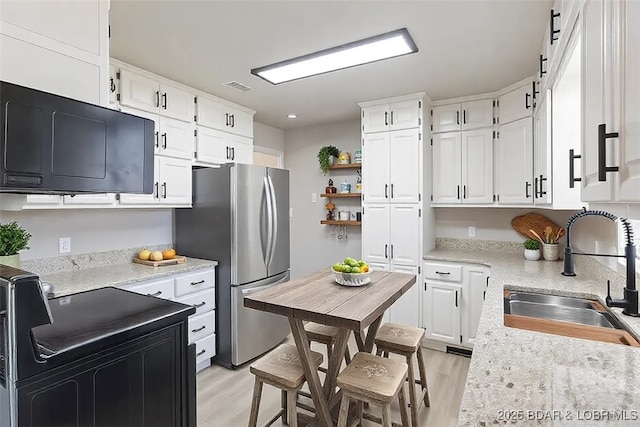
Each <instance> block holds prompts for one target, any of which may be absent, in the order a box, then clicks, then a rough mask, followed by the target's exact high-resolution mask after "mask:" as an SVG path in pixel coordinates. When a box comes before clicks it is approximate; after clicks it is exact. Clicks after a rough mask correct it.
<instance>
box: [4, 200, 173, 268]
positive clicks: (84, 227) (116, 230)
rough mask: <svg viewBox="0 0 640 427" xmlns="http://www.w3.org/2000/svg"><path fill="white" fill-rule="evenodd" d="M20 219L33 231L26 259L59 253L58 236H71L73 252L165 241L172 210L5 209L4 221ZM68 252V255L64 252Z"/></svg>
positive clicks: (168, 231)
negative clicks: (7, 210) (13, 210)
mask: <svg viewBox="0 0 640 427" xmlns="http://www.w3.org/2000/svg"><path fill="white" fill-rule="evenodd" d="M11 221H17V222H18V223H19V224H20V225H21V226H22V227H23V228H25V229H26V230H27V231H28V232H29V233H31V236H32V237H31V240H30V242H29V247H30V248H31V249H28V250H25V251H22V252H21V253H20V258H21V259H22V260H24V261H26V260H32V259H39V258H50V257H55V256H59V254H58V238H60V237H71V254H72V255H73V254H85V253H91V252H103V251H110V250H115V249H127V248H136V247H143V246H147V245H149V246H152V245H160V244H166V243H169V242H172V241H173V238H172V235H171V229H172V225H171V209H84V210H75V209H73V210H70V209H65V210H37V211H36V210H32V211H29V210H27V211H17V212H5V211H3V212H2V222H3V223H4V222H11ZM65 255H68V254H65Z"/></svg>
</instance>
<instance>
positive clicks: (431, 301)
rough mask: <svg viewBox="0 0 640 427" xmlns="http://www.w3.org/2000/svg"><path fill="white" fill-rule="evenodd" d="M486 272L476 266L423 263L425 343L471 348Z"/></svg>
mask: <svg viewBox="0 0 640 427" xmlns="http://www.w3.org/2000/svg"><path fill="white" fill-rule="evenodd" d="M489 270H490V269H489V267H486V266H483V265H476V264H459V263H448V262H435V261H425V263H424V269H423V277H424V285H423V289H424V293H423V308H422V313H423V316H422V318H423V327H424V328H425V329H426V334H425V335H426V339H427V340H431V341H436V342H439V343H443V344H452V345H454V346H459V347H463V348H473V345H474V343H475V339H476V332H477V330H478V324H479V322H480V315H481V313H482V305H483V303H484V297H485V292H486V289H487V284H488V277H489Z"/></svg>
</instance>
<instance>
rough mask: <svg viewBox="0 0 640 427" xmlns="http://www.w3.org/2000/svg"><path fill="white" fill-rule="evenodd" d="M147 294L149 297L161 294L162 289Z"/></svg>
mask: <svg viewBox="0 0 640 427" xmlns="http://www.w3.org/2000/svg"><path fill="white" fill-rule="evenodd" d="M147 295H149V296H150V297H157V296H158V295H162V291H158V292H154V293H152V294H147Z"/></svg>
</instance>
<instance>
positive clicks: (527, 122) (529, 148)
mask: <svg viewBox="0 0 640 427" xmlns="http://www.w3.org/2000/svg"><path fill="white" fill-rule="evenodd" d="M498 129H499V131H498V135H497V138H496V141H495V143H496V154H497V159H496V168H497V169H496V179H497V184H498V185H497V191H496V193H497V195H496V197H497V201H498V202H499V203H500V204H502V205H525V204H526V205H530V204H532V203H533V191H534V189H533V132H532V119H531V117H527V118H524V119H520V120H517V121H515V122H511V123H508V124H506V125H500V127H499V128H498Z"/></svg>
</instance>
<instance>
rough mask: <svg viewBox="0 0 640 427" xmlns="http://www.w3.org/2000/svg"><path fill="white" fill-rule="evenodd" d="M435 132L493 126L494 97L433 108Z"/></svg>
mask: <svg viewBox="0 0 640 427" xmlns="http://www.w3.org/2000/svg"><path fill="white" fill-rule="evenodd" d="M431 111H432V126H433V132H434V133H439V132H452V131H459V130H471V129H479V128H486V127H491V126H493V99H481V100H478V101H469V102H463V103H456V104H449V105H441V106H437V107H433V108H432V110H431Z"/></svg>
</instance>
